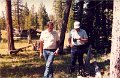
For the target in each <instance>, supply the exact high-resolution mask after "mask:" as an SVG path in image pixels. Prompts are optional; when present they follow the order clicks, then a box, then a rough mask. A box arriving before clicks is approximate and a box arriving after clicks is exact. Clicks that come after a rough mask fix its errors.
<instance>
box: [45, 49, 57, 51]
mask: <svg viewBox="0 0 120 78" xmlns="http://www.w3.org/2000/svg"><path fill="white" fill-rule="evenodd" d="M43 50H47V51H54V50H56V49H43Z"/></svg>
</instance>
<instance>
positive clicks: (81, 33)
mask: <svg viewBox="0 0 120 78" xmlns="http://www.w3.org/2000/svg"><path fill="white" fill-rule="evenodd" d="M80 37H81V38H88V36H87V33H86V31H85V30H83V29H80V31H79V32H77V31H76V30H75V29H72V30H71V32H70V34H69V37H68V38H71V43H72V45H83V44H85V43H84V42H83V41H80V40H79V39H80ZM73 39H76V41H73Z"/></svg>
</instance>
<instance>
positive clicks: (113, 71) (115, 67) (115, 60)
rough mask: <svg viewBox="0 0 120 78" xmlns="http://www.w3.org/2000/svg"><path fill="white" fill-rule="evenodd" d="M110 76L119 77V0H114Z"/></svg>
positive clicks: (111, 77)
mask: <svg viewBox="0 0 120 78" xmlns="http://www.w3.org/2000/svg"><path fill="white" fill-rule="evenodd" d="M112 27H113V28H112V46H111V57H110V78H120V0H114V7H113V26H112Z"/></svg>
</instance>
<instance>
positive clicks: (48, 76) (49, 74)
mask: <svg viewBox="0 0 120 78" xmlns="http://www.w3.org/2000/svg"><path fill="white" fill-rule="evenodd" d="M54 52H55V50H43V56H44V58H45V61H46V67H45V72H44V77H43V78H53V66H52V64H53V60H54Z"/></svg>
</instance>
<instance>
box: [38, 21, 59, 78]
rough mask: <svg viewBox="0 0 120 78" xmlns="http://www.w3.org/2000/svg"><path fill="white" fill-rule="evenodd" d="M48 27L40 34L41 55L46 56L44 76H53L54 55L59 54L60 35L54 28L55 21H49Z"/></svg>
mask: <svg viewBox="0 0 120 78" xmlns="http://www.w3.org/2000/svg"><path fill="white" fill-rule="evenodd" d="M47 25H48V28H47V29H46V30H44V31H42V33H41V36H40V57H42V56H44V58H45V61H46V68H45V72H44V77H43V78H53V67H52V64H53V60H54V55H57V54H58V50H59V48H58V45H59V36H58V33H57V32H56V31H55V30H53V28H54V24H53V22H51V21H50V22H48V24H47Z"/></svg>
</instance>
